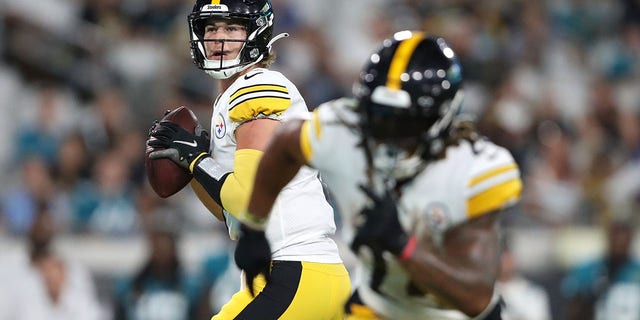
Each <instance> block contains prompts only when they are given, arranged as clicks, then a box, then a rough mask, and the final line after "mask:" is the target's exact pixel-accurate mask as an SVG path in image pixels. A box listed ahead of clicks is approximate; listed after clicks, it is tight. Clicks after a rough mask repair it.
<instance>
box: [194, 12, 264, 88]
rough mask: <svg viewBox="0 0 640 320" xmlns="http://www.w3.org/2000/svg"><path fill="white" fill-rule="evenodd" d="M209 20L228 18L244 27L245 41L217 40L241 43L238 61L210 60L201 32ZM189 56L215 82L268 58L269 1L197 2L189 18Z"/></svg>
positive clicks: (202, 32)
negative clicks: (242, 43)
mask: <svg viewBox="0 0 640 320" xmlns="http://www.w3.org/2000/svg"><path fill="white" fill-rule="evenodd" d="M211 18H218V19H229V20H231V21H233V22H234V23H239V24H241V25H243V26H245V28H246V31H247V38H246V39H245V40H242V41H239V40H228V39H227V40H225V39H218V40H215V41H216V42H222V44H223V46H224V44H225V42H232V41H233V42H244V46H243V48H242V49H241V51H240V54H239V55H238V57H237V58H235V59H232V60H209V59H207V54H206V51H205V46H204V42H205V41H214V40H205V39H204V29H205V26H206V25H207V22H208V21H207V20H208V19H211ZM188 20H189V31H190V32H189V33H190V38H191V40H190V44H191V57H192V59H193V62H194V63H195V64H196V65H197V66H198V68H200V69H202V70H204V71H205V72H207V73H208V74H209V75H211V76H212V77H214V78H216V79H227V78H229V77H231V76H232V75H234V74H236V73H238V72H240V71H242V70H245V69H247V68H249V67H250V66H252V65H254V64H256V63H258V62H260V61H262V60H263V59H265V58H267V57H268V56H269V52H270V50H271V43H272V39H271V38H272V35H273V10H272V7H271V2H270V1H269V0H196V3H195V5H194V6H193V10H192V12H191V14H189V17H188Z"/></svg>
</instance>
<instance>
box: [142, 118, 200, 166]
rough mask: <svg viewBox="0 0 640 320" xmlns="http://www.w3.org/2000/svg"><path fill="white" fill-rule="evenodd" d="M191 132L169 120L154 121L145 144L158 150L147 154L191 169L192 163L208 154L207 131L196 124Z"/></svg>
mask: <svg viewBox="0 0 640 320" xmlns="http://www.w3.org/2000/svg"><path fill="white" fill-rule="evenodd" d="M194 132H195V134H192V133H190V132H188V131H186V130H185V129H183V128H181V127H180V126H179V125H177V124H175V123H173V122H171V121H160V122H159V123H155V124H154V125H153V126H152V127H151V129H150V130H149V140H147V145H149V146H150V147H153V148H157V149H159V150H156V151H153V152H151V153H150V154H149V158H151V159H160V158H168V159H171V160H172V161H173V162H175V163H177V164H178V165H180V166H181V167H183V168H185V169H187V170H189V171H190V172H192V171H193V166H192V165H193V163H194V162H195V160H197V159H201V158H202V156H203V155H208V154H209V144H210V141H209V133H208V132H207V130H205V129H203V128H202V126H201V125H199V124H198V125H197V126H196V127H195V129H194Z"/></svg>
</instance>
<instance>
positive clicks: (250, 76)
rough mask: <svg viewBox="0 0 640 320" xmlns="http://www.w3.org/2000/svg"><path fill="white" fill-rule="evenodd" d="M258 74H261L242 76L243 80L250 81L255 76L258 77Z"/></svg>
mask: <svg viewBox="0 0 640 320" xmlns="http://www.w3.org/2000/svg"><path fill="white" fill-rule="evenodd" d="M259 74H262V72H257V73H254V74H252V75H248V74H245V75H244V79H245V80H249V79H251V78H253V77H255V76H257V75H259Z"/></svg>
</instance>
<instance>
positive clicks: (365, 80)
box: [354, 31, 462, 176]
mask: <svg viewBox="0 0 640 320" xmlns="http://www.w3.org/2000/svg"><path fill="white" fill-rule="evenodd" d="M461 85H462V69H461V66H460V64H459V62H458V61H457V59H456V56H455V54H454V52H453V50H451V48H449V46H448V45H447V44H446V42H445V41H444V39H442V38H440V37H435V36H427V35H425V34H424V33H421V32H411V31H402V32H398V33H396V34H394V35H393V37H392V38H389V39H387V40H385V41H384V42H383V45H382V47H381V48H380V49H379V50H378V51H376V52H375V53H373V54H372V55H371V57H370V60H369V62H368V63H367V64H366V66H365V67H364V69H363V70H362V72H361V74H360V79H359V81H358V82H357V83H356V84H355V85H354V95H355V96H356V98H357V99H358V107H357V108H358V111H359V112H360V113H361V115H362V117H361V118H362V123H361V126H362V130H363V133H364V135H365V136H366V137H367V138H368V139H373V140H374V141H375V142H376V144H377V145H380V144H382V145H386V146H387V147H389V146H392V147H396V148H395V149H396V150H400V149H407V148H406V147H413V148H414V149H415V150H414V151H413V153H412V154H411V155H406V154H405V155H404V156H403V157H402V159H400V160H398V159H396V161H395V166H396V167H398V166H400V167H402V166H405V167H412V169H409V168H404V169H402V168H400V169H401V170H404V171H407V172H406V173H402V174H395V175H396V176H397V175H406V174H414V173H415V172H412V171H415V170H417V168H413V167H416V166H417V164H418V163H424V162H425V161H424V160H430V159H433V158H434V157H435V156H437V155H439V154H440V153H441V152H442V150H443V149H444V139H445V138H446V136H447V135H448V133H449V129H450V128H451V124H452V122H453V119H454V116H455V115H456V114H457V113H458V110H459V109H460V106H461V102H462V90H460V88H461ZM398 147H401V148H398ZM391 149H393V148H391ZM385 153H390V151H389V149H387V150H386V151H385ZM409 163H410V164H409ZM396 169H398V168H395V169H394V170H396Z"/></svg>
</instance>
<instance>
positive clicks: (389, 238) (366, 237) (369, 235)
mask: <svg viewBox="0 0 640 320" xmlns="http://www.w3.org/2000/svg"><path fill="white" fill-rule="evenodd" d="M360 189H361V190H362V191H363V192H364V193H365V194H366V195H367V196H368V197H369V198H370V199H371V200H372V201H373V206H370V207H367V208H364V209H362V211H361V212H360V215H361V216H362V218H364V219H365V220H364V223H363V224H362V225H360V226H359V227H358V228H357V229H356V236H355V238H354V239H353V242H352V243H351V249H352V250H353V251H354V252H358V249H359V248H360V246H362V245H365V246H368V247H370V248H372V249H374V250H386V251H389V252H391V253H393V254H394V255H396V256H398V255H400V254H401V253H402V250H403V249H404V248H405V247H406V246H407V243H408V242H409V236H407V234H406V232H405V231H404V230H403V229H402V226H401V225H400V221H399V220H398V207H397V205H396V201H395V199H394V197H393V195H392V193H391V192H390V191H389V190H386V191H385V194H384V196H383V197H380V196H378V195H376V194H375V193H374V192H373V191H372V190H371V188H369V187H365V186H362V185H361V186H360Z"/></svg>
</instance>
